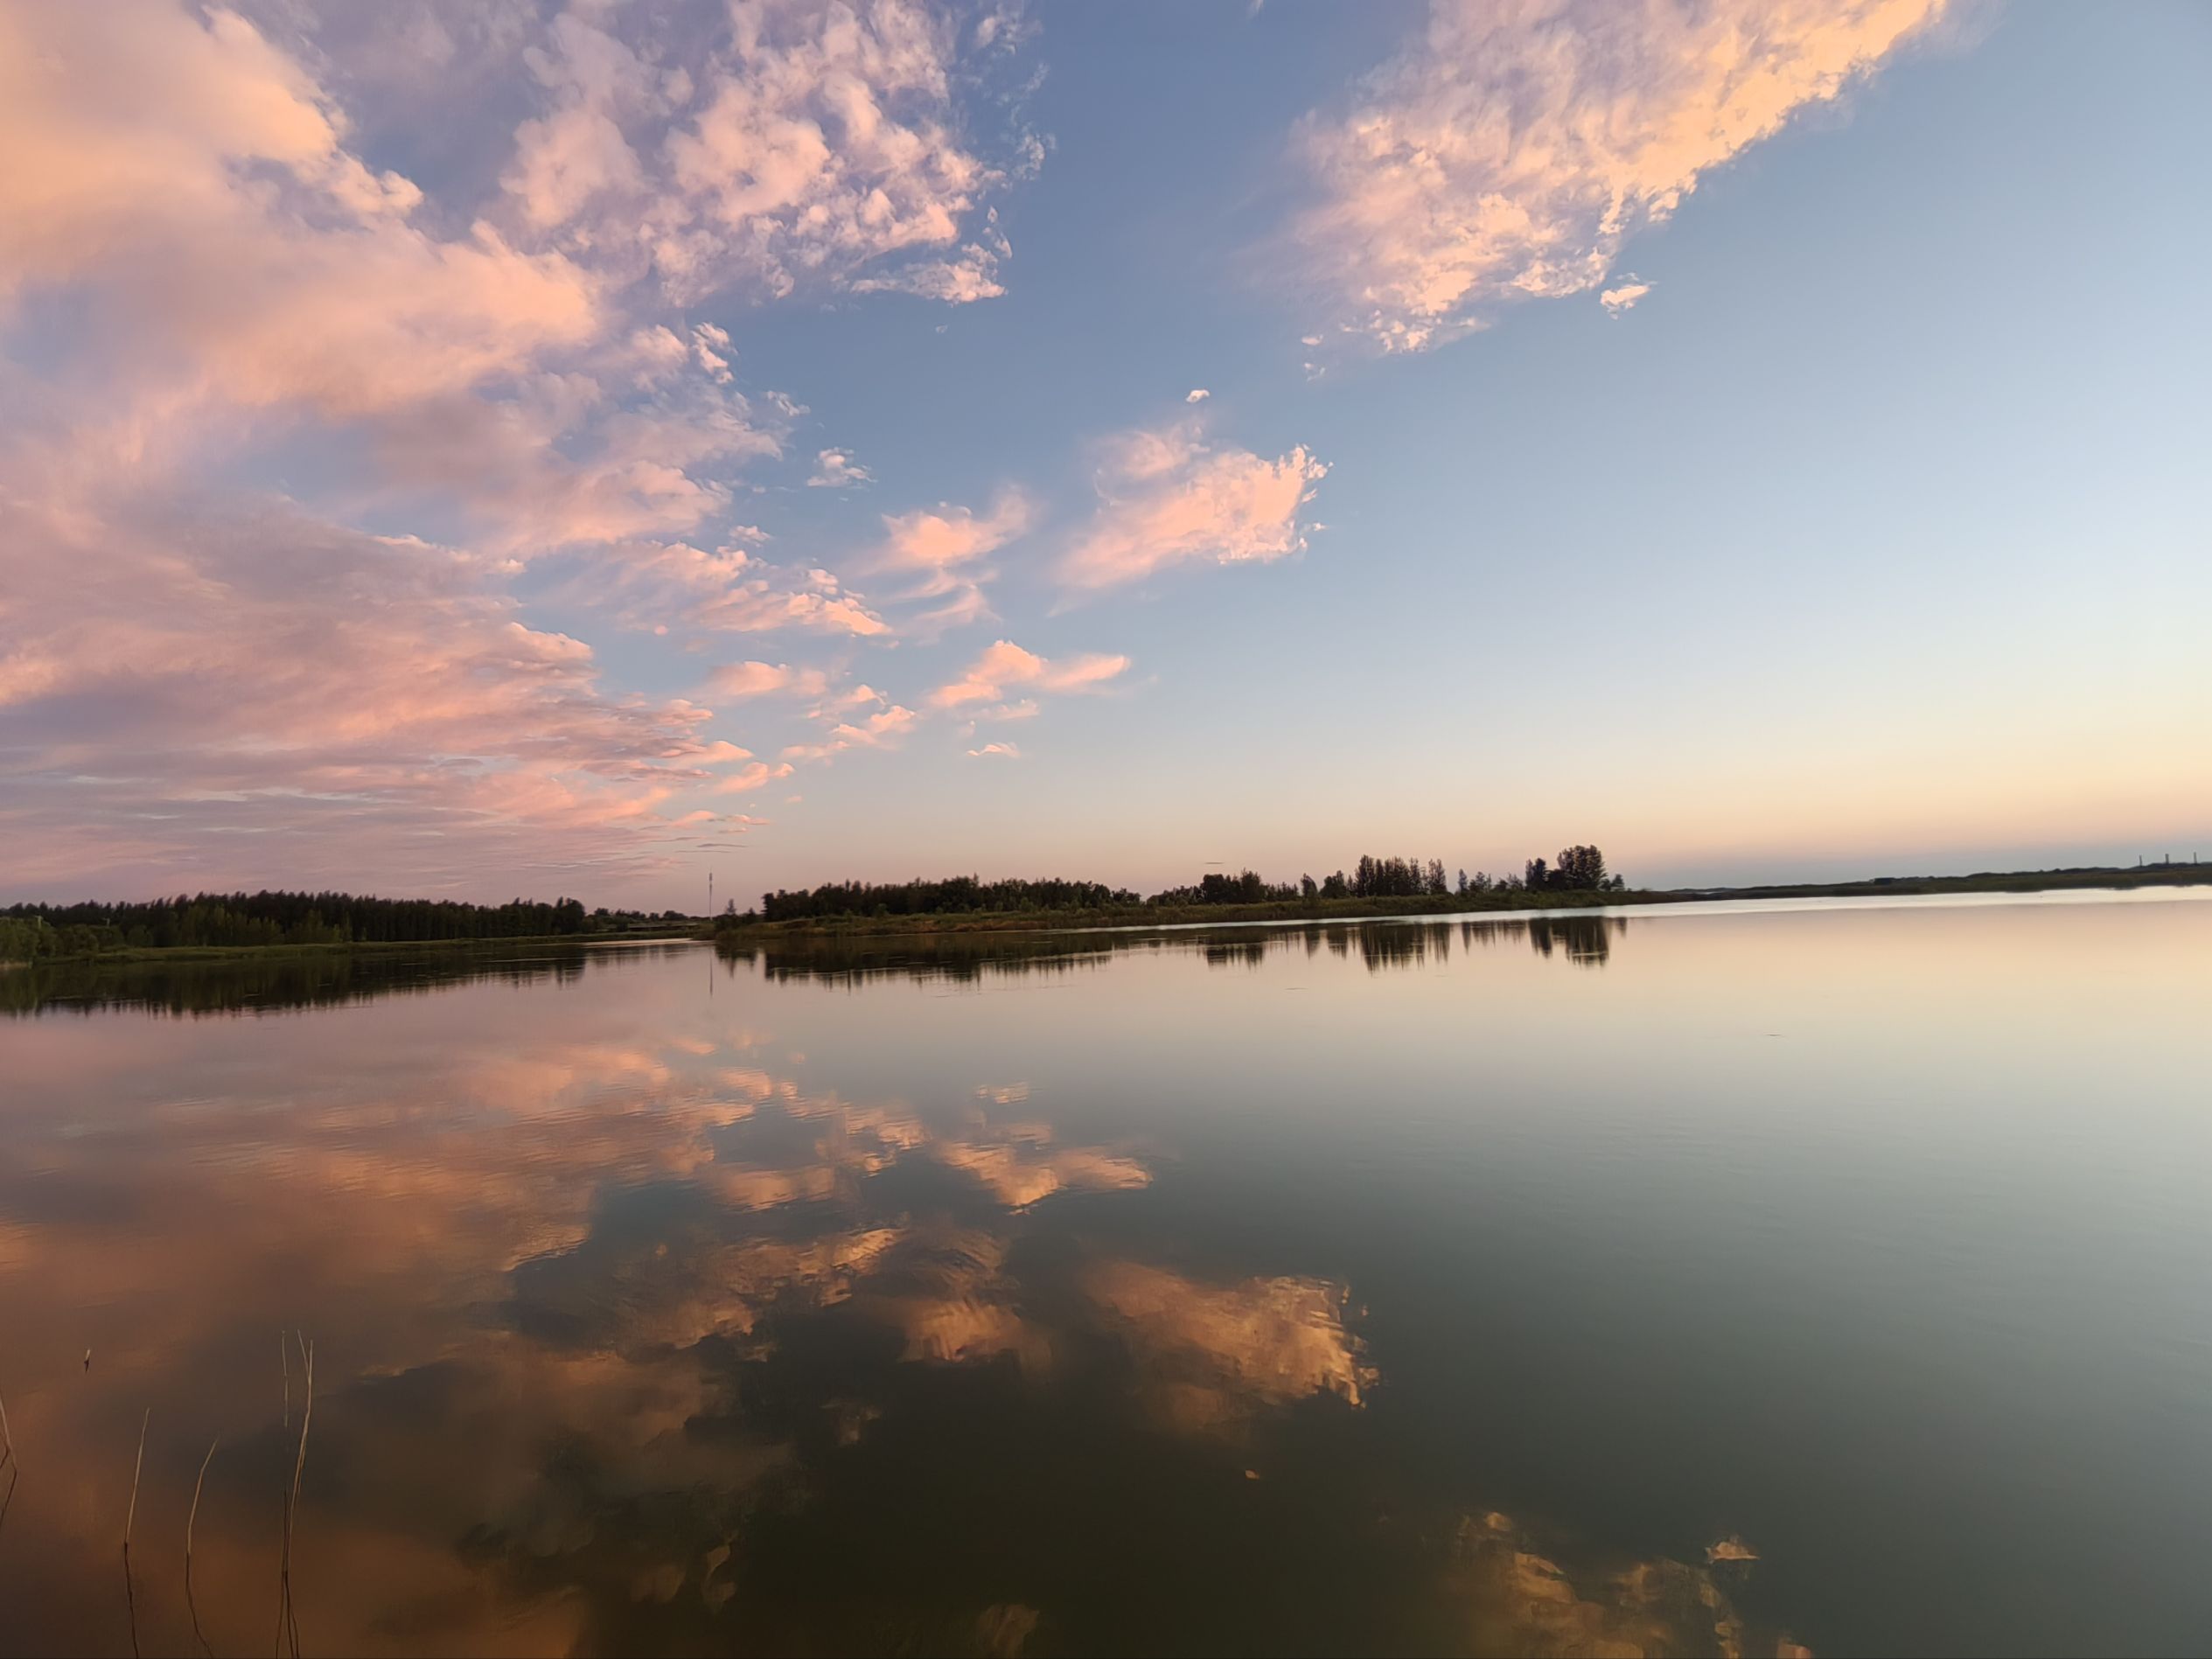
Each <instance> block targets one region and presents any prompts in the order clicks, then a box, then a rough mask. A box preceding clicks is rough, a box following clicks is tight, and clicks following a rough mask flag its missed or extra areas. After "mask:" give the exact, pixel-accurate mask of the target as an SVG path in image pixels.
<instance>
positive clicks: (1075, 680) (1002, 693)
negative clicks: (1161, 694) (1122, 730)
mask: <svg viewBox="0 0 2212 1659" xmlns="http://www.w3.org/2000/svg"><path fill="white" fill-rule="evenodd" d="M1128 666H1129V659H1127V657H1122V656H1108V655H1106V654H1105V653H1103V652H1085V653H1083V654H1082V655H1080V656H1075V657H1061V658H1057V659H1047V658H1043V657H1040V656H1038V655H1037V654H1036V652H1033V651H1024V650H1023V649H1022V647H1021V646H1019V645H1015V643H1014V642H1013V641H1012V640H1010V639H1001V640H1000V641H999V642H998V643H997V644H996V645H993V646H992V647H991V648H990V649H989V650H987V651H986V652H984V653H983V654H982V655H981V656H980V657H978V658H977V659H975V660H974V661H973V662H972V663H970V664H969V665H968V666H967V669H966V673H963V674H961V676H960V677H959V679H958V680H953V681H952V682H951V683H949V684H947V685H943V686H939V687H938V688H937V689H936V690H935V691H933V692H932V693H931V694H930V696H929V701H930V707H932V708H966V707H967V706H968V705H970V704H972V703H998V702H1002V701H1004V699H1005V698H1006V696H1007V694H1008V692H1009V691H1014V690H1034V691H1049V692H1063V693H1080V692H1092V691H1099V690H1103V689H1104V688H1105V687H1106V684H1107V682H1108V681H1110V680H1114V679H1116V678H1118V677H1119V676H1120V674H1121V673H1123V672H1124V671H1125V670H1126V669H1127V667H1128Z"/></svg>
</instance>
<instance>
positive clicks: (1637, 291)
mask: <svg viewBox="0 0 2212 1659" xmlns="http://www.w3.org/2000/svg"><path fill="white" fill-rule="evenodd" d="M1650 291H1651V284H1650V283H1649V282H1638V281H1637V280H1636V278H1635V277H1634V276H1630V277H1629V278H1628V279H1627V280H1626V281H1624V282H1622V283H1621V284H1620V286H1619V287H1617V288H1608V289H1605V290H1604V291H1603V292H1602V293H1601V294H1600V295H1599V296H1598V303H1599V304H1600V305H1602V306H1603V307H1605V314H1606V315H1607V316H1608V317H1618V316H1620V315H1621V314H1622V312H1624V311H1629V310H1634V309H1635V307H1636V301H1638V300H1640V299H1642V298H1643V296H1645V295H1646V294H1649V293H1650Z"/></svg>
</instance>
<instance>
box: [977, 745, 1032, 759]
mask: <svg viewBox="0 0 2212 1659" xmlns="http://www.w3.org/2000/svg"><path fill="white" fill-rule="evenodd" d="M967 753H968V758H969V759H970V760H991V759H994V758H995V759H998V760H1019V759H1021V758H1022V751H1021V749H1019V748H1018V747H1017V746H1016V745H1015V744H1013V743H986V744H984V745H983V747H982V748H980V749H969V750H968V751H967Z"/></svg>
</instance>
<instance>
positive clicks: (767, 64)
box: [503, 0, 1043, 304]
mask: <svg viewBox="0 0 2212 1659" xmlns="http://www.w3.org/2000/svg"><path fill="white" fill-rule="evenodd" d="M701 11H702V12H703V11H704V9H701ZM705 15H706V16H707V17H708V18H710V19H711V17H712V14H711V13H706V14H705ZM998 44H999V43H995V42H994V40H993V39H990V38H975V39H973V40H971V42H970V44H969V45H968V46H967V47H966V48H963V46H962V44H961V42H960V39H959V24H958V20H957V19H955V18H953V17H949V16H946V15H944V14H942V13H940V12H939V11H937V10H933V9H932V8H930V7H927V6H924V5H920V4H915V3H909V0H877V3H874V4H871V5H869V6H867V7H864V8H860V7H847V6H843V5H834V6H819V5H813V4H806V3H801V0H744V3H738V4H734V5H732V6H730V7H729V10H728V12H727V14H726V17H723V18H722V19H719V20H713V21H710V22H708V23H704V24H702V22H701V14H697V13H694V15H692V16H691V17H680V15H679V16H665V17H656V16H652V15H651V14H645V13H639V12H633V13H631V14H630V15H628V16H625V15H623V14H621V13H618V12H611V11H607V10H602V9H600V8H597V7H586V6H578V7H575V8H572V9H571V10H569V11H568V12H567V13H565V14H563V15H562V16H560V17H556V18H555V19H554V21H553V22H552V23H551V24H549V25H548V28H547V30H546V31H545V35H544V38H542V40H541V41H540V42H539V43H538V44H536V45H533V46H532V47H531V48H530V50H529V52H527V54H526V56H527V62H528V66H529V68H530V70H531V72H532V74H533V76H534V79H535V80H536V81H537V82H538V83H539V86H540V87H541V99H542V102H541V113H539V114H536V115H533V116H532V117H531V118H530V119H528V120H527V121H525V122H523V123H522V124H521V126H520V128H519V129H517V130H516V133H515V136H514V155H513V161H512V163H511V164H510V165H509V167H508V169H507V171H506V175H505V177H504V179H503V183H504V185H505V187H506V192H508V196H509V199H510V200H511V201H512V203H513V206H514V209H515V212H516V214H517V216H518V217H519V218H520V220H522V221H523V222H524V223H525V224H527V226H528V227H529V228H530V229H531V230H532V232H534V234H538V235H539V236H541V237H542V238H544V239H545V240H548V242H549V243H551V244H552V245H554V246H557V247H563V248H566V249H569V250H570V251H572V252H573V253H574V254H576V256H577V257H578V258H580V259H582V260H584V261H587V262H590V264H592V265H593V267H594V268H601V269H605V270H608V271H610V272H619V273H621V274H622V275H624V276H625V277H631V276H637V275H645V274H646V273H651V274H652V275H654V276H655V277H656V278H657V279H658V283H659V287H660V289H661V290H662V291H663V292H664V293H666V294H667V295H668V296H670V297H672V298H673V299H675V300H677V301H679V302H683V301H688V300H693V299H696V298H698V297H700V296H703V295H707V294H711V293H715V292H721V291H727V290H732V289H736V290H741V291H745V292H748V293H750V294H751V295H753V296H763V297H777V296H783V295H785V294H789V293H792V292H793V291H794V290H796V289H799V288H801V287H802V286H807V285H813V286H820V287H826V288H830V289H846V290H848V291H851V292H855V293H869V292H879V291H892V292H903V293H910V294H916V295H919V296H924V297H925V298H930V299H934V300H939V301H942V302H944V303H951V304H965V303H972V302H973V301H976V300H981V299H989V298H994V297H995V296H998V295H1000V294H1002V293H1003V292H1004V291H1005V289H1004V287H1003V285H1002V283H1001V281H1000V279H999V275H998V269H999V263H1000V261H1001V260H1002V259H1004V258H1005V257H1006V256H1007V255H1008V254H1009V253H1010V252H1011V250H1010V248H1009V247H1008V246H1007V243H1006V239H1005V237H1004V235H1003V234H1001V232H1000V230H999V228H998V224H997V220H996V215H995V212H994V209H992V208H991V207H990V206H988V205H987V198H988V197H989V196H990V195H991V194H992V193H993V192H996V191H998V190H1000V189H1001V188H1002V187H1003V186H1005V185H1008V184H1009V183H1011V182H1013V181H1014V180H1015V179H1018V178H1024V177H1027V176H1028V175H1029V174H1030V173H1032V172H1034V171H1035V170H1036V166H1037V165H1038V164H1039V163H1040V162H1041V160H1042V156H1043V150H1042V147H1041V145H1039V143H1037V141H1036V139H1035V138H1034V136H1031V135H1030V134H1029V132H1028V131H1027V130H1026V129H1025V128H1023V126H1022V123H1021V121H1020V118H1019V115H1018V103H1019V99H1018V96H1010V95H1009V96H999V97H980V98H979V97H976V96H973V94H975V93H977V91H978V90H979V88H980V87H982V86H984V85H985V84H986V83H987V82H988V81H989V80H991V79H992V78H993V76H994V73H996V68H995V66H998V65H999V64H1000V63H1001V61H1002V60H1003V59H1005V58H1006V55H1007V54H1006V52H1004V51H1003V50H995V49H994V45H998ZM670 65H680V67H669V66H670ZM979 115H990V116H993V117H994V122H995V125H996V126H997V127H998V128H999V129H1000V130H995V131H993V132H990V133H983V134H979V133H977V132H975V131H973V124H974V122H975V120H976V118H977V117H978V116H979ZM994 152H995V158H994Z"/></svg>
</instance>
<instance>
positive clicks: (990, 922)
mask: <svg viewBox="0 0 2212 1659" xmlns="http://www.w3.org/2000/svg"><path fill="white" fill-rule="evenodd" d="M2208 885H2212V864H2169V865H2150V866H2146V867H2144V868H2139V869H2110V868H2107V869H2060V870H2013V871H1985V872H1980V873H1978V874H1976V875H1907V876H1875V877H1872V878H1869V879H1867V880H1862V881H1856V882H1778V883H1771V884H1769V885H1766V886H1762V887H1713V888H1665V889H1634V888H1630V889H1623V890H1622V891H1619V892H1607V891H1601V892H1592V891H1587V890H1581V889H1567V890H1553V891H1546V890H1543V889H1524V888H1511V889H1507V888H1493V889H1490V890H1489V891H1487V892H1482V893H1469V894H1456V893H1448V894H1432V895H1424V896H1418V897H1406V898H1343V899H1315V900H1313V901H1310V902H1308V901H1301V900H1288V901H1268V902H1266V903H1258V904H1156V905H1155V904H1140V905H1121V906H1114V907H1108V908H1103V909H1096V910H986V911H966V912H951V913H936V914H929V915H920V916H842V917H809V918H806V919H803V920H796V921H785V922H766V921H761V920H757V919H753V920H747V919H745V918H743V917H734V918H733V917H718V918H715V920H714V921H713V922H711V923H710V922H709V921H708V919H707V918H704V917H701V918H698V919H696V920H694V921H692V922H689V923H685V924H669V925H667V926H666V927H663V928H659V929H652V930H635V931H622V932H608V933H548V934H530V935H521V936H517V937H514V938H477V939H378V940H359V941H355V942H352V943H345V944H325V945H166V946H164V945H141V946H125V947H122V948H119V949H114V950H107V951H92V952H80V953H74V954H72V955H68V956H47V957H41V958H38V961H37V962H36V963H35V964H31V963H18V962H0V972H5V971H8V970H10V969H14V968H27V967H32V966H37V967H45V966H47V965H59V964H63V963H67V964H72V965H81V964H84V963H88V962H90V963H98V964H100V965H102V966H116V967H128V966H131V965H143V964H147V963H190V962H245V961H255V962H259V961H269V960H281V959H284V958H300V957H333V956H348V955H356V954H360V955H389V954H393V953H395V952H404V951H436V952H440V953H444V952H452V951H498V950H506V949H509V948H513V947H531V948H543V947H545V946H548V945H640V944H652V943H655V942H658V941H678V940H698V941H712V940H718V939H727V940H732V941H746V940H757V939H777V938H807V937H817V936H822V935H832V936H836V937H841V938H863V937H868V936H876V935H880V936H892V937H897V936H904V935H915V934H922V935H931V934H946V933H1015V932H1047V931H1061V930H1071V929H1088V928H1144V927H1192V926H1204V925H1206V924H1234V923H1245V922H1357V921H1364V920H1369V919H1371V918H1376V917H1383V918H1387V917H1406V916H1460V915H1482V914H1485V913H1491V912H1526V911H1531V910H1609V909H1620V908H1627V907H1629V906H1640V905H1654V904H1705V903H1723V902H1727V901H1731V900H1756V899H1796V898H1862V897H1881V896H1891V897H1895V896H1911V895H1917V894H1936V893H2047V892H2063V891H2068V890H2083V889H2121V890H2125V889H2137V888H2154V887H2200V886H2208Z"/></svg>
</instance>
